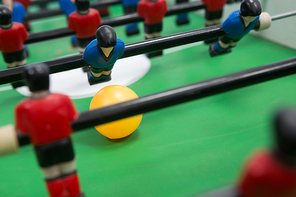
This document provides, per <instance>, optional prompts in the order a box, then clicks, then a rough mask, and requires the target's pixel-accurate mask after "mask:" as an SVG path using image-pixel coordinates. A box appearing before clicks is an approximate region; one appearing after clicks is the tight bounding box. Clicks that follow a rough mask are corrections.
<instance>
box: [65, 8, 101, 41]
mask: <svg viewBox="0 0 296 197" xmlns="http://www.w3.org/2000/svg"><path fill="white" fill-rule="evenodd" d="M100 25H101V16H100V13H99V12H98V11H97V10H95V9H92V8H90V9H89V12H88V14H86V15H81V14H78V13H77V11H75V12H72V13H71V14H70V15H69V28H70V29H71V30H72V31H75V32H76V36H77V38H89V37H92V36H95V35H96V31H97V29H98V27H99V26H100Z"/></svg>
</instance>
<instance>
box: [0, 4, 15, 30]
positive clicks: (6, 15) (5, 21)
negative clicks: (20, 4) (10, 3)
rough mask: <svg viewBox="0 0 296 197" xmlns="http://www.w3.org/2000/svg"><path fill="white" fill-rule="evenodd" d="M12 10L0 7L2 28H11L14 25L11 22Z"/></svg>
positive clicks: (0, 24)
mask: <svg viewBox="0 0 296 197" xmlns="http://www.w3.org/2000/svg"><path fill="white" fill-rule="evenodd" d="M11 14H12V12H11V10H10V9H9V8H8V7H7V6H5V5H0V26H2V27H3V26H4V27H5V26H10V25H11V24H12V22H11Z"/></svg>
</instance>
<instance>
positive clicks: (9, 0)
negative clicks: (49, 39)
mask: <svg viewBox="0 0 296 197" xmlns="http://www.w3.org/2000/svg"><path fill="white" fill-rule="evenodd" d="M2 3H3V4H4V5H6V6H7V7H8V8H9V9H10V10H11V11H12V10H13V1H12V0H2Z"/></svg>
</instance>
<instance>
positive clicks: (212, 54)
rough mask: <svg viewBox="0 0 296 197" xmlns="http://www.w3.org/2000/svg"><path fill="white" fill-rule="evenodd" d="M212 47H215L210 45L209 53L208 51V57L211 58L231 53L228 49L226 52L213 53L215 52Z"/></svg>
mask: <svg viewBox="0 0 296 197" xmlns="http://www.w3.org/2000/svg"><path fill="white" fill-rule="evenodd" d="M214 46H215V44H211V45H210V49H209V51H210V56H211V57H214V56H217V55H222V54H226V53H230V52H231V49H230V48H229V49H227V50H222V51H220V52H218V51H215V50H214Z"/></svg>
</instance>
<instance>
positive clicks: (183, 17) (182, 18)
mask: <svg viewBox="0 0 296 197" xmlns="http://www.w3.org/2000/svg"><path fill="white" fill-rule="evenodd" d="M188 23H189V18H188V14H187V13H185V14H179V15H178V16H177V19H176V24H177V25H185V24H188Z"/></svg>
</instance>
